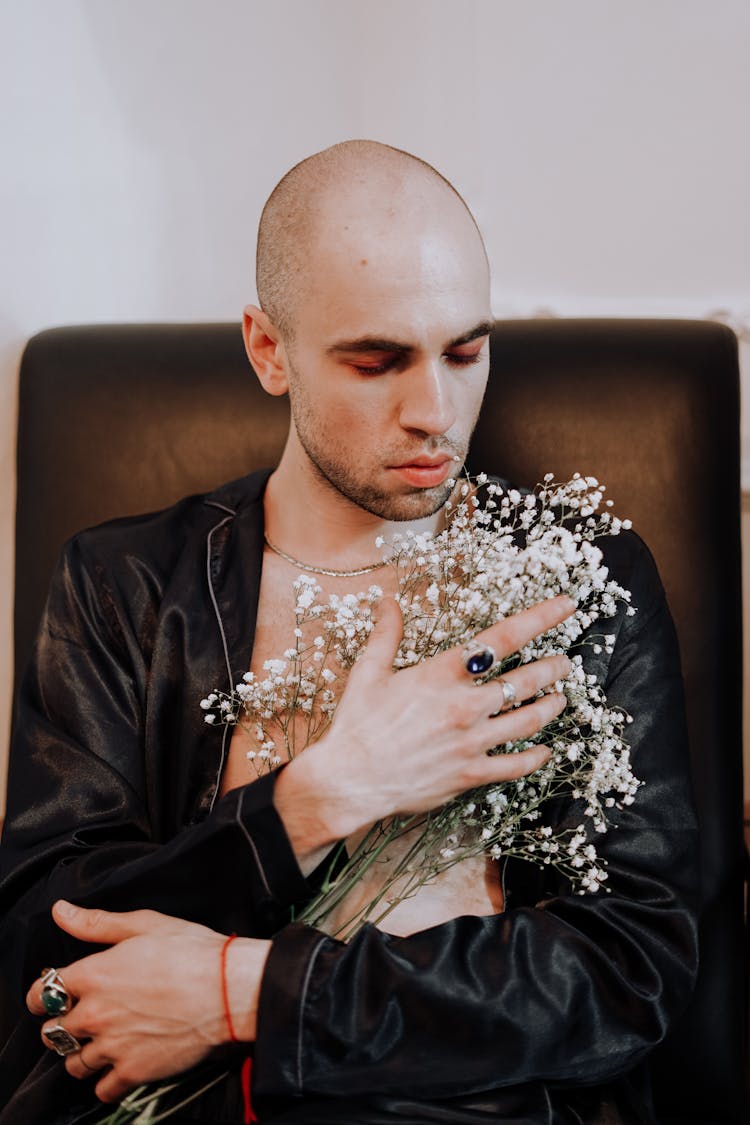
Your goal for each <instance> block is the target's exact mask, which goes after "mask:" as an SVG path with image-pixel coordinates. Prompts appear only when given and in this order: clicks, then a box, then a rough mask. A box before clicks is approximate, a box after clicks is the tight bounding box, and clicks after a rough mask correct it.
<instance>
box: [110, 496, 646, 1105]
mask: <svg viewBox="0 0 750 1125" xmlns="http://www.w3.org/2000/svg"><path fill="white" fill-rule="evenodd" d="M604 492H605V489H604V486H603V485H600V484H599V483H598V482H597V480H596V479H594V478H593V477H582V476H580V475H579V474H575V475H574V476H573V478H572V479H571V480H569V481H568V482H566V483H557V482H555V481H554V479H553V477H552V475H551V474H548V475H547V476H546V477H545V478H544V481H543V482H542V483H541V484H540V485H538V486H537V488H536V489H535V490H534V491H532V492H528V493H522V492H520V491H518V490H516V489H512V488H511V489H505V488H503V487H502V486H501V485H500V484H499V483H496V482H494V481H491V480H489V479H488V478H487V477H486V476H485V475H484V474H480V475H479V476H478V477H477V478H476V479H475V480H473V481H471V480H467V481H466V482H465V483H463V484H462V485H461V487H460V489H459V497H458V499H457V500H456V501H448V502H447V503H446V505H445V507H446V513H445V514H446V521H445V524H446V525H445V528H444V530H442V531H440V532H439V533H436V534H417V533H414V532H412V531H409V532H407V533H406V534H402V535H401V534H399V535H396V536H395V537H394V540H393V541H392V543H391V544H390V550H391V554H390V556H389V560H388V565H390V566H391V567H393V568H394V569H395V571H396V576H397V587H398V593H397V600H398V602H399V604H400V607H401V611H402V616H403V620H404V632H403V640H402V642H401V645H400V647H399V650H398V653H397V656H396V659H395V662H394V668H396V669H401V668H407V667H409V666H410V665H413V664H415V663H417V662H418V661H421V660H425V659H428V658H429V657H431V656H433V655H435V654H437V653H439V652H441V651H443V650H445V649H448V648H453V647H455V646H461V645H466V644H467V643H469V642H470V641H471V640H472V639H473V638H474V637H475V636H476V634H477V633H479V632H481V631H482V630H483V629H486V628H488V627H489V626H490V625H493V624H495V623H496V622H497V621H498V620H500V619H501V618H503V617H507V616H509V615H511V614H515V613H518V612H519V611H520V610H522V609H526V608H528V607H529V606H532V605H535V604H536V603H538V602H540V601H543V600H544V599H546V598H550V597H554V596H556V595H558V594H567V595H569V596H570V597H571V598H572V599H573V600H574V601H575V602H576V605H577V609H576V611H575V612H574V613H573V614H572V615H571V616H570V617H569V618H567V619H566V620H565V621H564V622H563V623H562V624H560V625H558V626H556V627H555V628H553V629H551V630H550V631H549V632H547V633H545V634H544V635H543V636H541V637H537V638H535V639H534V640H533V641H531V642H529V643H528V644H527V645H525V646H524V647H523V648H522V649H521V650H520V652H518V653H516V654H514V655H512V656H510V657H508V658H506V659H505V660H502V661H498V662H497V663H496V664H495V665H493V666H492V667H491V668H490V669H489V670H488V672H487V673H486V674H485V675H484V676H482V677H478V680H477V682H480V683H484V682H487V680H488V679H491V678H493V677H496V676H502V675H503V673H505V672H507V671H508V670H509V669H511V668H513V667H517V666H518V665H519V664H521V663H525V662H528V661H531V660H537V659H540V658H541V657H543V656H549V655H554V654H558V653H567V654H568V655H569V657H570V659H571V661H572V665H573V667H572V670H571V672H570V674H569V675H568V676H567V677H566V678H565V680H564V681H562V682H559V683H556V684H554V685H552V686H551V687H550V688H549V689H548V690H556V691H563V692H564V693H565V695H566V697H567V700H568V705H567V708H566V709H565V710H564V711H563V712H562V713H561V714H560V715H559V716H558V717H557V718H556V719H554V720H553V721H552V722H551V723H549V724H548V725H547V726H546V727H545V728H544V730H543V731H541V732H539V733H538V734H537V735H534V736H533V737H532V738H528V739H524V740H522V741H520V742H515V743H504V744H502V745H499V746H497V747H495V748H494V750H493V751H491V753H496V754H514V753H518V752H520V751H521V750H523V749H525V748H526V747H528V746H530V745H532V744H533V743H535V742H542V741H543V742H544V744H545V745H546V746H548V747H549V748H550V750H551V754H550V756H549V758H548V759H547V761H546V762H545V764H544V765H542V766H541V767H540V768H539V769H538V770H536V771H535V772H534V773H533V774H532V775H530V776H528V777H521V778H519V779H518V780H515V781H506V782H502V783H499V784H493V785H488V786H483V787H481V788H479V789H475V790H471V791H469V792H466V793H463V794H460V795H459V796H458V797H456V798H455V799H454V800H452V801H450V802H449V803H448V804H446V805H444V806H443V807H442V808H439V809H436V810H434V811H432V812H430V813H420V814H414V815H404V816H393V817H390V818H388V819H386V820H383V821H379V822H378V823H376V824H375V825H373V826H372V828H370V829H369V831H367V832H365V833H364V834H363V835H362V838H361V839H360V840H358V842H356V845H355V846H354V847H353V848H352V850H351V854H347V853H346V850H345V849H346V842H342V843H341V845H340V846H339V847H338V849H336V851H335V854H334V855H333V856H332V858H331V861H330V866H329V868H328V870H327V872H326V873H325V875H324V877H323V880H322V885H321V887H320V891H319V893H318V894H317V895H316V896H315V898H314V899H313V900H312V901H311V902H310V903H308V904H307V905H306V906H305V908H304V909H303V910H302V912H301V914H300V915H299V916H298V920H301V921H304V922H306V923H308V924H310V925H312V926H320V927H323V928H328V929H329V932H332V933H333V934H334V935H335V936H337V937H339V938H341V939H343V940H349V939H351V937H352V936H353V935H354V934H355V933H356V932H357V931H358V930H359V929H360V928H361V927H362V926H363V925H364V924H365V923H368V922H369V923H374V924H380V923H381V922H383V920H384V919H385V918H386V917H387V915H388V914H389V912H390V911H391V910H393V909H394V907H395V906H397V905H398V903H400V902H402V901H403V900H404V899H405V898H408V897H409V896H411V895H413V894H415V893H416V891H417V890H418V889H419V888H420V887H421V886H423V885H425V884H426V883H429V882H430V881H432V880H434V879H436V878H437V877H438V876H439V875H440V874H441V872H443V871H445V870H447V869H448V868H449V867H452V866H453V865H454V864H457V863H460V862H462V861H464V860H466V859H468V858H470V857H472V856H477V855H482V854H486V855H489V856H491V857H493V858H496V859H500V858H505V857H510V856H515V857H520V858H522V859H525V860H529V861H531V862H533V863H535V864H537V865H540V866H543V867H552V868H555V869H556V870H557V871H558V872H559V873H560V874H561V875H562V876H563V877H564V878H565V879H566V880H567V881H568V884H569V886H570V888H571V890H574V891H575V892H577V893H579V894H594V893H596V892H598V891H599V890H600V889H602V888H603V887H604V888H605V889H606V879H607V870H606V864H605V862H604V861H603V860H602V859H601V858H600V857H599V855H598V853H597V849H596V842H595V841H596V837H597V835H598V834H601V833H604V832H606V831H607V827H608V811H607V810H608V809H611V808H613V807H614V806H622V805H627V804H631V803H632V802H633V800H634V798H635V795H636V792H637V789H638V786H639V784H640V783H639V782H638V780H637V779H636V778H635V776H634V775H633V772H632V770H631V767H630V759H629V751H628V746H627V742H626V739H625V728H626V726H627V724H628V723H629V722H630V721H631V718H630V716H629V715H627V714H626V713H624V712H623V711H622V710H620V709H618V708H614V707H609V706H608V704H607V700H606V698H605V695H604V692H603V689H602V685H601V684H600V683H599V682H598V680H597V676H596V675H595V674H594V673H592V672H587V671H586V668H585V665H584V660H583V655H582V648H583V646H584V645H586V646H589V647H590V648H591V649H592V650H593V653H594V655H599V654H607V653H609V652H611V651H612V648H613V646H614V634H613V633H612V632H611V631H610V632H608V631H607V629H606V625H605V624H604V622H606V619H607V618H611V617H613V616H614V615H615V613H616V612H617V610H618V606H619V605H621V604H622V603H628V604H626V613H627V614H633V613H635V609H634V608H633V607H632V606H630V605H629V602H630V593H629V591H627V590H625V589H623V588H622V587H621V586H620V585H619V584H618V583H617V582H615V581H613V580H612V579H611V578H610V577H609V575H608V572H607V568H606V567H605V566H604V565H603V561H602V559H603V556H602V551H601V549H600V548H599V547H598V546H596V540H597V539H598V538H600V537H602V536H609V535H617V534H618V533H619V532H620V531H621V530H623V529H627V528H629V527H630V522H629V521H628V520H620V519H618V518H617V517H616V516H614V515H613V514H612V512H611V511H610V508H611V501H608V500H605V499H604ZM480 497H481V499H480ZM377 546H378V547H383V546H384V544H383V542H382V540H379V541H378V542H377ZM293 590H294V598H295V606H294V615H295V628H294V636H293V638H290V640H291V643H290V646H289V647H288V648H287V649H286V651H284V652H283V654H282V655H281V656H279V657H278V658H276V659H272V660H268V661H266V662H265V664H264V666H263V673H264V674H263V675H262V676H260V675H255V674H254V673H252V672H247V673H246V674H245V675H244V676H243V678H242V680H241V681H240V682H239V683H238V684H237V685H236V686H235V687H234V689H233V690H232V691H230V692H223V691H220V690H218V689H216V690H213V691H211V692H210V693H209V694H208V695H207V696H206V698H205V699H203V700H201V703H200V706H201V708H202V709H203V711H204V718H205V721H206V722H207V723H209V724H211V725H216V726H221V725H224V724H228V725H231V726H235V725H237V724H241V725H243V726H244V727H246V729H247V731H248V734H249V735H250V740H251V744H252V745H253V747H255V748H254V749H251V750H248V751H247V758H248V762H249V766H250V769H251V770H253V771H255V772H256V773H257V774H258V775H260V774H261V773H263V772H265V771H269V770H271V769H274V768H275V767H276V766H278V765H279V764H281V763H282V762H283V761H285V760H288V759H292V758H294V757H295V755H296V754H298V753H301V752H302V751H304V749H305V748H306V747H307V746H309V745H311V744H312V743H314V742H315V741H317V739H319V738H320V737H321V735H322V734H323V733H324V732H325V730H326V729H327V727H328V726H329V725H330V723H331V721H332V719H333V717H334V714H335V711H336V703H337V700H338V698H340V695H341V691H342V690H343V687H344V685H345V682H346V677H347V674H348V672H349V670H350V669H351V667H352V666H353V664H354V662H355V661H356V660H357V657H358V656H359V654H360V653H361V652H362V651H363V649H364V646H365V645H366V642H367V638H368V636H369V634H370V632H371V631H372V628H373V624H374V618H373V611H374V610H375V608H376V606H377V603H378V601H379V600H380V598H381V597H382V590H381V589H380V587H378V586H374V585H373V586H370V587H369V589H367V590H366V591H363V592H360V593H357V594H346V595H344V596H337V595H335V594H331V595H330V596H329V597H328V598H327V599H323V598H322V596H321V595H322V590H321V587H320V586H319V585H318V584H317V582H316V581H315V579H314V578H312V577H311V576H310V575H309V574H300V575H299V577H298V578H297V579H296V581H295V582H294V587H293ZM597 622H601V623H602V625H601V631H598V632H595V631H594V629H593V627H594V625H595V623H597ZM563 798H564V799H565V801H566V806H565V807H566V811H565V814H564V818H563V820H562V821H561V822H556V821H555V820H554V818H553V817H552V816H551V815H550V814H551V811H552V810H553V808H555V807H560V806H559V805H558V804H557V799H563ZM553 802H555V803H554V804H553ZM394 846H395V848H394ZM394 851H395V854H396V858H397V861H396V862H395V863H391V864H389V865H387V874H383V873H382V872H381V871H380V868H379V867H378V864H379V860H380V859H381V858H382V857H384V856H385V855H386V854H387V853H391V854H394ZM363 885H366V886H367V888H368V894H367V895H366V896H365V901H364V904H363V903H362V896H361V895H360V896H358V897H357V896H354V897H355V898H356V902H357V906H356V909H355V910H354V912H353V913H351V912H350V911H349V910H348V909H347V907H348V903H349V902H350V901H352V897H353V896H352V892H353V891H355V890H356V889H357V888H358V887H359V888H360V889H361V887H362V886H363ZM370 887H372V888H374V889H373V892H372V893H371V894H370V893H369V888H370ZM180 1086H181V1084H180V1083H178V1084H177V1085H175V1084H174V1083H171V1084H165V1085H163V1086H161V1087H159V1088H158V1089H156V1088H154V1087H141V1088H139V1089H138V1090H137V1091H134V1092H133V1093H132V1094H131V1095H129V1097H128V1098H126V1099H124V1100H123V1102H122V1103H121V1105H120V1107H118V1109H117V1110H116V1111H115V1114H114V1115H112V1116H110V1117H108V1118H107V1119H106V1122H101V1123H100V1125H108V1123H112V1125H114V1123H115V1122H117V1123H118V1125H119V1123H120V1122H122V1123H123V1125H124V1123H125V1122H137V1123H141V1122H152V1121H157V1120H161V1119H163V1118H164V1117H166V1116H169V1115H170V1114H171V1113H172V1112H174V1108H176V1107H173V1108H172V1109H168V1110H166V1111H165V1112H163V1113H162V1112H159V1113H158V1114H157V1112H156V1110H157V1105H158V1102H159V1100H160V1099H161V1097H162V1096H163V1095H164V1094H167V1093H168V1094H172V1093H173V1091H175V1090H177V1089H178V1088H179V1087H180ZM200 1092H203V1091H202V1090H201V1091H200ZM193 1096H197V1095H191V1096H190V1098H189V1099H188V1100H192V1097H193ZM181 1104H185V1103H184V1101H183V1102H182V1103H181ZM118 1114H119V1115H120V1116H118Z"/></svg>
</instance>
